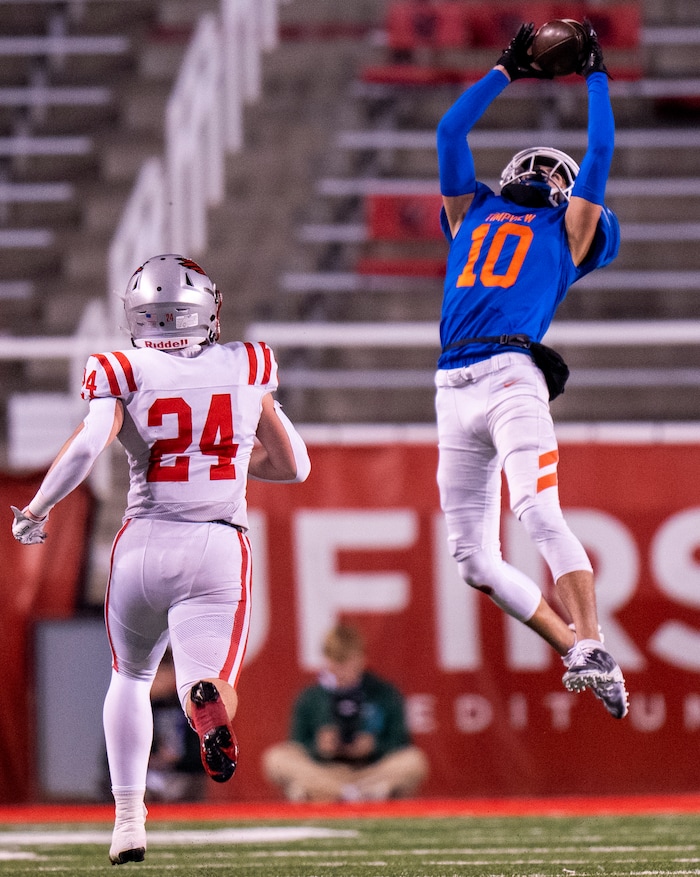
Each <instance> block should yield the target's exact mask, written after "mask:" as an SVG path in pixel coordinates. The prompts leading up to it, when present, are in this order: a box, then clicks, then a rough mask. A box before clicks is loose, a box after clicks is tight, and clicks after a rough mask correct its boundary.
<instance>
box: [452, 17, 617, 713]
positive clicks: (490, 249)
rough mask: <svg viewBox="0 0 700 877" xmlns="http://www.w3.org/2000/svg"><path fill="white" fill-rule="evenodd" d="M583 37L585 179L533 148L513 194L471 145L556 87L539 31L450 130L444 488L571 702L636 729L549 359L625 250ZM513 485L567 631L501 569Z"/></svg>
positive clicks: (608, 117)
mask: <svg viewBox="0 0 700 877" xmlns="http://www.w3.org/2000/svg"><path fill="white" fill-rule="evenodd" d="M584 26H585V28H586V31H587V35H588V49H587V52H586V55H585V57H584V58H583V59H582V61H581V63H580V67H579V70H578V72H579V73H580V74H581V75H582V76H583V77H584V79H585V82H586V86H587V91H588V144H587V149H586V153H585V155H584V157H583V160H582V162H581V167H580V168H579V167H578V165H577V164H576V162H575V161H574V160H573V159H572V158H570V157H569V156H568V155H566V154H565V153H563V152H560V151H559V150H557V149H554V148H551V147H535V148H531V149H524V150H522V151H521V152H518V154H517V155H515V156H514V157H513V159H512V160H511V161H510V162H509V164H508V166H507V167H506V168H505V170H504V171H503V173H502V176H501V181H500V185H501V189H500V194H496V193H494V192H493V191H492V190H491V189H490V188H489V187H488V186H486V185H485V184H484V183H481V182H478V181H477V179H476V174H475V169H474V161H473V157H472V153H471V150H470V147H469V143H468V138H467V135H468V133H469V132H470V130H471V129H472V127H473V126H474V124H475V123H476V122H477V121H478V120H479V119H480V118H481V116H482V115H483V113H484V112H485V110H486V109H487V108H488V107H489V105H490V104H491V103H492V102H493V101H494V100H495V98H496V97H497V96H498V95H499V94H500V93H501V92H502V91H503V90H504V89H505V88H506V87H507V86H508V85H509V84H510V83H511V82H513V81H515V80H517V79H522V78H527V77H533V78H547V77H546V76H545V74H544V73H543V72H542V71H540V70H538V69H537V68H536V67H535V66H533V64H532V59H531V56H530V52H529V50H530V46H531V43H532V40H533V31H534V27H533V25H532V24H529V25H526V24H523V25H522V26H521V27H520V29H519V30H518V32H517V34H516V36H515V37H514V38H513V40H512V41H511V43H510V45H509V46H508V47H507V49H505V50H504V52H503V54H502V55H501V57H500V58H499V59H498V62H497V64H496V66H495V67H494V68H493V69H492V70H491V71H489V73H487V74H486V75H485V76H484V77H483V78H482V79H480V80H479V81H478V82H476V83H475V84H474V85H472V86H471V87H470V88H469V89H467V91H465V92H464V94H462V95H461V96H460V97H459V98H458V100H457V101H456V102H455V103H454V104H453V105H452V107H451V108H450V109H449V110H448V111H447V112H446V113H445V114H444V116H443V117H442V119H441V120H440V123H439V125H438V129H437V151H438V161H439V169H440V189H441V194H442V198H443V209H442V212H441V222H442V227H443V230H444V232H445V235H446V237H447V239H448V241H449V244H450V249H449V255H448V257H447V270H446V277H445V290H444V298H443V307H442V317H441V323H440V335H441V344H442V354H441V356H440V359H439V361H438V370H437V374H436V387H437V390H436V412H437V425H438V436H439V464H438V473H437V480H438V486H439V489H440V501H441V505H442V509H443V512H444V514H445V518H446V523H447V532H448V540H449V546H450V550H451V552H452V554H453V556H454V558H455V559H456V561H457V563H458V566H459V571H460V574H461V576H462V578H463V579H464V580H465V581H466V582H467V583H468V584H469V585H471V586H472V587H474V588H476V589H478V590H480V591H483V592H484V593H486V594H488V595H489V596H490V597H491V599H492V600H493V601H494V602H495V603H496V604H497V605H498V606H500V607H501V608H502V609H503V610H504V611H505V612H507V613H508V614H509V615H512V616H513V617H514V618H517V619H518V620H520V621H522V622H523V623H524V624H526V625H527V626H528V627H530V628H531V629H532V630H534V631H535V632H536V633H537V634H539V635H540V636H541V637H543V639H544V640H546V641H547V642H548V643H549V644H550V645H551V646H552V647H553V648H554V649H555V650H556V652H558V653H559V655H561V657H562V660H563V662H564V665H565V667H566V671H565V673H564V676H563V682H564V685H565V686H566V688H567V689H569V690H570V691H582V690H585V689H587V688H590V689H591V690H592V692H593V693H594V694H595V695H596V697H598V698H599V699H600V700H601V701H602V703H603V704H604V706H605V708H606V709H607V710H608V712H609V713H610V714H611V715H613V716H614V717H615V718H622V717H623V716H625V715H626V713H627V708H628V695H627V691H626V689H625V682H624V678H623V675H622V672H621V670H620V667H619V666H618V664H617V662H616V661H615V659H614V658H613V657H612V656H611V655H610V653H609V652H608V651H607V650H606V649H605V647H604V646H603V643H602V635H601V632H600V627H599V624H598V615H597V608H596V597H595V589H594V581H593V570H592V566H591V563H590V560H589V558H588V556H587V554H586V551H585V549H584V548H583V546H582V545H581V543H580V541H579V540H578V539H577V538H576V537H575V536H574V535H573V533H572V532H571V530H570V529H569V527H568V525H567V524H566V522H565V520H564V517H563V515H562V512H561V507H560V503H559V493H558V487H557V463H558V456H559V455H558V448H557V440H556V436H555V433H554V426H553V422H552V417H551V413H550V410H549V400H550V398H554V395H556V394H557V392H560V391H561V389H562V384H561V383H560V384H559V387H558V388H557V387H556V386H555V384H556V383H557V381H556V375H555V376H554V377H552V375H550V376H549V377H547V378H546V377H545V371H543V368H544V369H546V363H542V362H541V359H540V355H541V354H542V352H543V351H542V348H541V346H540V345H539V342H541V339H542V337H543V336H544V334H545V332H546V331H547V329H548V327H549V325H550V323H551V321H552V318H553V317H554V313H555V311H556V309H557V307H558V305H559V304H560V303H561V301H562V300H563V299H564V297H565V295H566V292H567V290H568V288H569V287H570V286H571V284H572V283H574V282H575V281H576V280H578V279H579V278H581V277H583V276H584V275H585V274H588V273H589V272H590V271H592V270H593V269H595V268H600V267H602V266H604V265H606V264H608V263H609V262H611V261H612V260H613V259H614V258H615V256H616V255H617V252H618V248H619V239H620V230H619V223H618V220H617V218H616V217H615V215H614V213H613V212H612V211H611V210H610V209H609V208H607V207H606V206H605V205H604V195H605V186H606V182H607V178H608V173H609V169H610V164H611V161H612V156H613V146H614V128H615V125H614V119H613V114H612V108H611V105H610V97H609V92H608V73H607V69H606V66H605V63H604V61H603V53H602V50H601V47H600V43H599V41H598V38H597V35H596V33H595V31H594V30H593V28H592V27H591V25H590V22H588V21H586V22H585V23H584ZM544 352H545V353H546V352H547V348H545V350H544ZM535 358H537V361H538V362H539V363H540V365H539V366H538V365H537V364H536V363H535ZM560 365H561V367H562V368H563V370H564V372H566V366H565V364H563V363H560ZM555 370H556V369H555ZM564 379H565V378H564ZM502 472H505V476H506V478H507V481H508V490H509V495H510V504H511V508H512V510H513V513H514V514H515V515H516V517H517V518H518V519H519V520H520V521H521V522H522V524H523V526H524V527H525V530H526V532H527V533H528V535H529V537H530V538H531V539H532V540H533V542H534V544H535V545H536V546H537V548H538V550H539V551H540V553H541V554H542V556H543V558H544V560H545V562H546V563H547V565H548V567H549V569H550V571H551V574H552V577H553V580H554V582H555V587H556V593H557V595H558V597H559V599H560V601H561V604H562V605H563V607H564V609H565V612H566V614H567V615H568V618H566V619H565V618H563V617H562V616H561V615H560V614H558V613H557V612H555V610H554V609H553V608H552V606H551V605H550V604H549V603H548V602H547V601H546V599H545V598H544V596H543V595H542V592H541V591H540V589H539V588H538V586H537V585H536V584H535V583H534V582H533V581H532V580H531V579H530V578H529V577H527V576H526V575H524V574H523V573H522V572H521V571H519V570H518V569H515V568H514V567H513V566H511V565H510V564H508V563H506V562H505V561H504V560H503V558H502V555H501V547H500V538H499V531H500V517H501V473H502Z"/></svg>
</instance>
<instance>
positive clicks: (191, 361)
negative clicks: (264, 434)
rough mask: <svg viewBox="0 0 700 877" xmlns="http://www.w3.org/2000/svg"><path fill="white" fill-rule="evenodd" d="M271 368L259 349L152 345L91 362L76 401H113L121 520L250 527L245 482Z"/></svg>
mask: <svg viewBox="0 0 700 877" xmlns="http://www.w3.org/2000/svg"><path fill="white" fill-rule="evenodd" d="M276 389H277V363H276V361H275V357H274V354H273V352H272V350H271V349H270V348H269V347H268V346H267V345H266V344H263V343H262V342H241V341H237V342H232V343H229V344H213V345H211V346H205V347H204V348H203V349H202V351H201V353H199V354H198V355H197V356H193V357H186V356H180V355H177V354H172V353H168V352H165V351H161V350H154V349H151V348H140V349H131V350H118V351H114V352H110V353H96V354H93V355H92V356H90V358H89V359H88V361H87V365H86V367H85V374H84V378H83V388H82V397H83V399H86V400H90V399H95V398H101V397H105V396H107V397H109V396H111V397H114V398H117V399H120V400H121V402H122V403H123V406H124V424H123V426H122V429H121V431H120V433H119V440H120V442H121V443H122V445H123V446H124V448H125V450H126V453H127V457H128V460H129V473H130V486H129V495H128V500H127V508H126V512H125V516H124V517H125V520H126V519H127V518H134V517H151V518H161V519H164V520H172V521H195V522H197V521H214V520H222V521H227V522H229V523H232V524H237V525H239V526H242V527H247V526H248V519H247V512H246V481H247V475H248V464H249V461H250V454H251V451H252V449H253V441H254V437H255V433H256V431H257V427H258V422H259V420H260V413H261V409H262V399H263V397H264V396H265V394H266V393H271V392H274V391H275V390H276Z"/></svg>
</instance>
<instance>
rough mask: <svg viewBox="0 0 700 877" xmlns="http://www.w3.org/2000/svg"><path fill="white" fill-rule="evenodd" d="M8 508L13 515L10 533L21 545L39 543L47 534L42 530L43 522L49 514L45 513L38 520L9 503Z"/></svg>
mask: <svg viewBox="0 0 700 877" xmlns="http://www.w3.org/2000/svg"><path fill="white" fill-rule="evenodd" d="M10 508H11V509H12V514H13V515H14V516H15V520H14V522H13V524H12V535H13V536H14V537H15V539H16V540H17V541H18V542H21V543H22V545H41V543H42V542H43V541H44V539H46V537H47V535H48V533H46V531H45V530H44V524H45V523H46V521H47V519H48V517H49V516H48V515H46V517H44V518H42V519H41V520H40V521H33V520H32V519H31V518H28V517H27V516H26V515H25V514H24V513H23V512H21V511H20V510H19V509H18V508H16V507H15V506H13V505H11V506H10Z"/></svg>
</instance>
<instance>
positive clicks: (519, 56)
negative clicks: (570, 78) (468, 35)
mask: <svg viewBox="0 0 700 877" xmlns="http://www.w3.org/2000/svg"><path fill="white" fill-rule="evenodd" d="M534 36H535V25H534V24H533V23H532V22H530V23H529V24H521V25H520V27H519V28H518V32H517V33H516V35H515V36H514V37H513V39H512V40H511V41H510V43H509V44H508V48H507V49H504V50H503V54H502V55H501V57H500V58H499V59H498V61H497V62H496V63H497V64H500V65H501V67H504V68H505V69H506V72H507V73H508V76H510V81H511V82H515V80H516V79H527V78H529V79H553V78H554V77H553V76H552V75H551V74H550V73H545V72H544V70H537V69H536V68H535V67H533V66H532V57H531V55H530V51H529V50H530V46H531V45H532V40H533V39H534Z"/></svg>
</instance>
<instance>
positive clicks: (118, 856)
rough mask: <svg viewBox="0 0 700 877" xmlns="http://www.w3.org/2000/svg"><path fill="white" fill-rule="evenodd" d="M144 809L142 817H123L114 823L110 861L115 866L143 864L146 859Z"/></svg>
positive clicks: (146, 811) (145, 812)
mask: <svg viewBox="0 0 700 877" xmlns="http://www.w3.org/2000/svg"><path fill="white" fill-rule="evenodd" d="M147 814H148V810H146V808H145V806H144V807H143V815H142V816H141V817H138V816H133V817H122V818H120V819H117V821H116V822H115V823H114V831H113V832H112V846H111V847H110V848H109V860H110V862H111V863H112V864H113V865H124V864H126V862H143V860H144V859H145V858H146V815H147Z"/></svg>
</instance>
